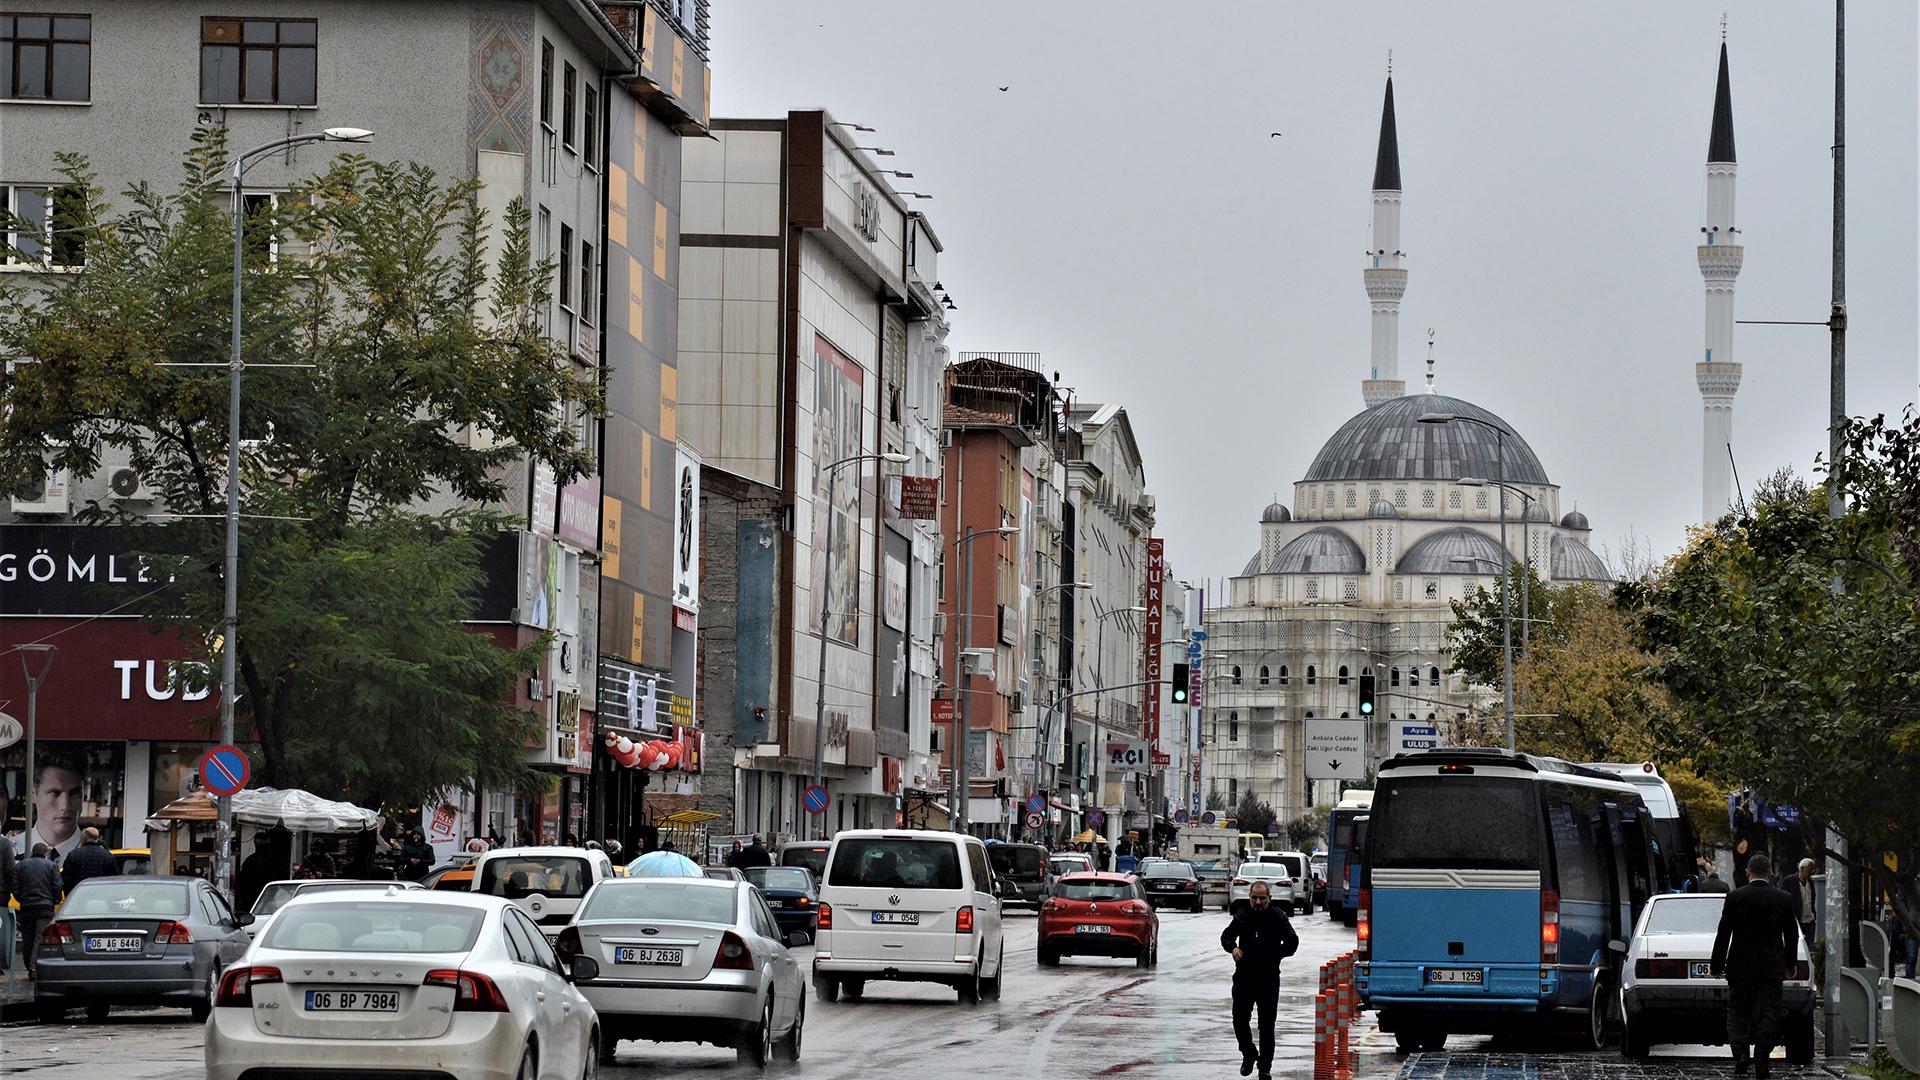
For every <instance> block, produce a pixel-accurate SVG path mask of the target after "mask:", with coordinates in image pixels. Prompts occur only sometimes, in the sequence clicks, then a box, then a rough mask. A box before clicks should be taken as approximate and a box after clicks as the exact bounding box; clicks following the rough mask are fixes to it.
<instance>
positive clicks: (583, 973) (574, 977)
mask: <svg viewBox="0 0 1920 1080" xmlns="http://www.w3.org/2000/svg"><path fill="white" fill-rule="evenodd" d="M567 968H568V970H567V977H568V979H570V980H571V981H573V982H576V983H584V982H592V981H593V980H595V979H597V978H599V977H600V961H598V960H595V959H594V958H593V957H591V956H576V957H574V958H573V963H571V964H569V965H567Z"/></svg>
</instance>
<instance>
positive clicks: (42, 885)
mask: <svg viewBox="0 0 1920 1080" xmlns="http://www.w3.org/2000/svg"><path fill="white" fill-rule="evenodd" d="M50 850H52V849H51V848H49V847H47V845H46V844H45V843H36V844H34V845H33V854H32V855H30V856H28V857H27V858H24V859H21V860H20V861H19V862H18V863H15V864H14V867H13V895H14V897H15V898H16V899H18V900H19V901H20V943H21V945H22V946H24V948H22V950H21V951H22V952H23V953H24V954H25V957H24V959H25V961H26V966H27V978H29V979H31V978H35V977H37V976H38V974H39V971H40V931H41V929H43V928H44V927H45V926H46V925H47V923H48V922H49V921H50V920H52V918H53V909H54V908H56V907H58V906H59V905H60V871H58V870H56V869H54V866H53V860H51V859H49V858H47V853H48V852H49V851H50Z"/></svg>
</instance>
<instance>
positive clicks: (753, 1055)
mask: <svg viewBox="0 0 1920 1080" xmlns="http://www.w3.org/2000/svg"><path fill="white" fill-rule="evenodd" d="M734 1055H735V1057H737V1058H738V1059H739V1061H740V1064H742V1065H745V1066H747V1067H748V1068H751V1069H764V1068H766V1067H767V1059H768V1058H769V1057H772V1056H773V995H771V994H769V995H767V1003H766V1004H765V1005H763V1006H761V1009H760V1022H759V1023H757V1024H755V1025H754V1026H752V1027H750V1028H748V1029H746V1030H745V1031H742V1032H741V1033H740V1042H739V1043H738V1044H737V1045H735V1047H734Z"/></svg>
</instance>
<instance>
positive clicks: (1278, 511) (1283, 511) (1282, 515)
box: [1260, 503, 1293, 525]
mask: <svg viewBox="0 0 1920 1080" xmlns="http://www.w3.org/2000/svg"><path fill="white" fill-rule="evenodd" d="M1292 520H1293V515H1292V514H1291V513H1289V512H1288V511H1287V508H1286V507H1285V506H1283V505H1281V504H1280V503H1269V504H1268V505H1267V508H1266V509H1265V510H1262V511H1261V512H1260V524H1262V525H1274V524H1279V523H1281V522H1286V521H1292Z"/></svg>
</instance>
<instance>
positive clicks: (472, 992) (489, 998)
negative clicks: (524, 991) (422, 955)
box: [420, 968, 507, 1012]
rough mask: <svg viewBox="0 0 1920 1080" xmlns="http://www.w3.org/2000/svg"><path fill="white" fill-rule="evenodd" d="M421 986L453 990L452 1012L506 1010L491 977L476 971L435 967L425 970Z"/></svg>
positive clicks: (505, 1003)
mask: <svg viewBox="0 0 1920 1080" xmlns="http://www.w3.org/2000/svg"><path fill="white" fill-rule="evenodd" d="M420 985H421V986H444V987H446V988H447V989H449V990H452V991H453V1011H454V1012H506V1011H507V999H506V997H505V996H504V995H503V994H501V993H500V987H499V986H498V985H496V984H495V983H494V981H493V980H492V979H489V978H487V977H486V976H485V975H482V974H480V973H479V972H477V971H461V970H459V969H457V968H437V969H435V970H433V971H429V972H427V977H426V978H424V979H422V980H420Z"/></svg>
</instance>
